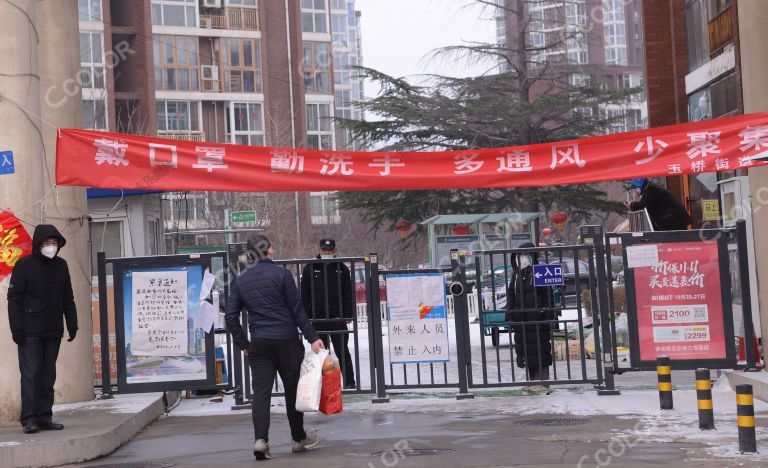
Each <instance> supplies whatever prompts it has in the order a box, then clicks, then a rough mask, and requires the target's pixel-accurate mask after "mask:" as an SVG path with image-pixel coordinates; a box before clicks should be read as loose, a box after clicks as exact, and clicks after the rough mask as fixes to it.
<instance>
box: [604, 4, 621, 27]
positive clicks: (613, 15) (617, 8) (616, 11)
mask: <svg viewBox="0 0 768 468" xmlns="http://www.w3.org/2000/svg"><path fill="white" fill-rule="evenodd" d="M625 3H626V2H624V1H623V0H603V23H613V22H618V21H621V22H624V20H625V15H624V4H625Z"/></svg>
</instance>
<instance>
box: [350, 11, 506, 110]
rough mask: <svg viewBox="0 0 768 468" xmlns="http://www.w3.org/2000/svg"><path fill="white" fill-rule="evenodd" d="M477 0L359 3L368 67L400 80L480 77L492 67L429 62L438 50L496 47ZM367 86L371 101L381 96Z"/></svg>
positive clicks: (487, 13) (493, 32) (488, 18)
mask: <svg viewBox="0 0 768 468" xmlns="http://www.w3.org/2000/svg"><path fill="white" fill-rule="evenodd" d="M472 3H473V2H472V0H357V2H356V5H357V9H358V10H360V12H361V18H360V19H361V23H362V24H361V27H362V39H363V65H364V66H366V67H369V68H374V69H376V70H379V71H382V72H384V73H387V74H389V75H393V76H396V77H402V76H412V75H418V74H423V73H442V74H450V75H465V76H471V75H479V74H481V73H482V72H484V71H486V69H487V68H488V66H468V65H466V64H463V63H459V64H456V63H454V64H449V63H445V62H441V61H437V60H431V61H430V60H429V59H428V55H429V53H430V52H431V51H432V50H434V49H437V48H440V47H444V46H449V45H460V44H463V43H467V42H495V40H496V29H495V24H494V22H493V21H492V20H491V16H492V13H491V11H490V10H489V9H485V10H483V9H481V8H478V7H477V6H476V5H472ZM378 89H379V88H378V86H376V85H375V84H374V83H370V82H367V83H366V96H367V97H369V98H370V97H374V96H375V95H376V93H377V92H378Z"/></svg>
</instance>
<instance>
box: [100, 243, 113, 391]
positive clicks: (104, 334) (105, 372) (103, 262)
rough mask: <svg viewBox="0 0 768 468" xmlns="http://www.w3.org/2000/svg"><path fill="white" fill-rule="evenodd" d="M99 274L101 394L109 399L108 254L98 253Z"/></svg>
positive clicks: (110, 384)
mask: <svg viewBox="0 0 768 468" xmlns="http://www.w3.org/2000/svg"><path fill="white" fill-rule="evenodd" d="M96 261H97V264H98V275H99V334H100V335H101V396H100V397H99V398H100V399H103V400H107V399H110V398H114V397H113V396H112V382H110V371H111V368H112V363H111V362H110V359H109V310H108V305H107V254H106V253H104V252H99V253H97V254H96Z"/></svg>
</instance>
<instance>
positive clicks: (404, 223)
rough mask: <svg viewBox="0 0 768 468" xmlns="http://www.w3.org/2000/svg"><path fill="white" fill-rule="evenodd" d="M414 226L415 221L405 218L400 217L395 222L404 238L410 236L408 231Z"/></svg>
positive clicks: (396, 227)
mask: <svg viewBox="0 0 768 468" xmlns="http://www.w3.org/2000/svg"><path fill="white" fill-rule="evenodd" d="M412 226H413V223H411V222H410V221H408V220H405V219H400V220H398V221H397V222H396V223H395V229H397V231H398V232H399V233H400V237H401V238H402V239H405V238H406V237H408V231H410V230H411V227H412Z"/></svg>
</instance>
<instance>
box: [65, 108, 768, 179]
mask: <svg viewBox="0 0 768 468" xmlns="http://www.w3.org/2000/svg"><path fill="white" fill-rule="evenodd" d="M764 152H766V153H767V155H768V113H760V114H750V115H740V116H735V117H726V118H721V119H715V120H708V121H703V122H696V123H691V124H682V125H672V126H668V127H657V128H653V129H649V130H641V131H635V132H628V133H619V134H614V135H606V136H599V137H590V138H582V139H579V140H570V141H561V142H557V143H548V144H539V145H530V146H519V147H511V148H494V149H479V150H468V151H441V152H379V153H376V152H344V151H315V150H305V149H286V148H270V147H253V146H238V145H229V144H220V143H211V142H206V143H201V142H190V141H180V140H169V139H160V138H152V137H143V136H136V135H123V134H116V133H105V132H94V131H87V130H72V129H62V130H60V131H59V137H58V145H57V150H56V156H57V160H56V181H57V183H58V184H59V185H75V186H84V187H97V188H113V189H156V190H210V191H235V192H282V191H308V190H320V191H322V190H401V189H410V190H423V189H452V188H513V187H526V186H542V185H563V184H581V183H588V182H600V181H607V180H623V179H630V178H634V177H658V176H668V175H679V174H696V173H702V172H716V171H727V170H735V169H745V168H749V167H753V166H759V165H765V164H768V163H766V162H764V161H756V160H753V159H750V158H751V157H753V156H756V155H759V154H762V153H764Z"/></svg>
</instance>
